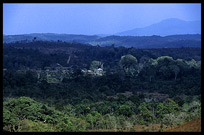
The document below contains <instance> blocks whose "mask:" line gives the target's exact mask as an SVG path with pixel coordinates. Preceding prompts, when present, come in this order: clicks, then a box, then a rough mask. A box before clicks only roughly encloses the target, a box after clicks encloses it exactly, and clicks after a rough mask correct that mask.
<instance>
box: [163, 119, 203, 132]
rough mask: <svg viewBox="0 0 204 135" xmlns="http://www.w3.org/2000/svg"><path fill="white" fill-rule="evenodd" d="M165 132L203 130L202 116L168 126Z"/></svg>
mask: <svg viewBox="0 0 204 135" xmlns="http://www.w3.org/2000/svg"><path fill="white" fill-rule="evenodd" d="M164 132H201V118H199V119H195V120H192V121H190V122H187V123H185V124H182V125H180V126H177V127H173V128H168V129H166V130H164Z"/></svg>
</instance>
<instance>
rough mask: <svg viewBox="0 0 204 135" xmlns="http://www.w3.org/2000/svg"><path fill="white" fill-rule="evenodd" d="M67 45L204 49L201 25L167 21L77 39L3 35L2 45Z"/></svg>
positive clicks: (49, 34)
mask: <svg viewBox="0 0 204 135" xmlns="http://www.w3.org/2000/svg"><path fill="white" fill-rule="evenodd" d="M34 38H36V40H43V41H66V42H79V43H83V44H90V45H94V46H95V45H100V46H111V45H113V44H114V45H115V46H116V47H117V46H124V47H136V48H161V47H181V46H183V47H201V21H183V20H180V19H175V18H171V19H167V20H163V21H161V22H159V23H156V24H152V25H150V26H148V27H145V28H137V29H133V30H129V31H124V32H120V33H116V34H115V35H106V34H100V35H74V34H55V33H33V34H22V35H3V42H4V43H5V42H7V43H9V42H16V41H23V40H24V42H27V41H32V40H33V39H34Z"/></svg>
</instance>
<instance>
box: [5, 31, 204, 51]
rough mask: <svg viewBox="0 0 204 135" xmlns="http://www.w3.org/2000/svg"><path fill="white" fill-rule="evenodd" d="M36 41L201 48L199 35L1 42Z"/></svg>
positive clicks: (50, 36)
mask: <svg viewBox="0 0 204 135" xmlns="http://www.w3.org/2000/svg"><path fill="white" fill-rule="evenodd" d="M34 37H36V40H43V41H58V40H59V41H66V42H78V43H83V44H89V45H93V46H96V45H99V46H111V45H113V44H114V45H115V46H116V47H118V46H124V47H135V48H163V47H168V48H172V47H173V48H178V47H182V46H183V47H201V34H185V35H170V36H164V37H161V36H155V35H154V36H107V37H100V36H87V35H69V34H52V33H48V34H25V35H4V36H3V42H4V43H5V42H7V43H9V42H16V41H22V42H30V41H32V40H33V39H34Z"/></svg>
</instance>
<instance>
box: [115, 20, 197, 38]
mask: <svg viewBox="0 0 204 135" xmlns="http://www.w3.org/2000/svg"><path fill="white" fill-rule="evenodd" d="M179 34H201V21H200V20H197V21H184V20H180V19H177V18H170V19H166V20H163V21H161V22H159V23H155V24H152V25H150V26H147V27H144V28H135V29H132V30H127V31H123V32H118V33H116V34H115V35H120V36H151V35H160V36H167V35H179Z"/></svg>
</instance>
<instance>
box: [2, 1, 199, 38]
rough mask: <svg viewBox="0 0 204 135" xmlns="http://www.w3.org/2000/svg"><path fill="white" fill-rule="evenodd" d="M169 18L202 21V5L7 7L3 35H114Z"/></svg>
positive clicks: (54, 5)
mask: <svg viewBox="0 0 204 135" xmlns="http://www.w3.org/2000/svg"><path fill="white" fill-rule="evenodd" d="M168 18H178V19H182V20H185V21H194V20H201V4H200V3H186V4H185V3H171V4H166V3H165V4H164V3H163V4H159V3H148V4H146V3H145V4H142V3H100V4H97V3H80V4H78V3H62V4H59V3H52V4H51V3H50V4H48V3H46V4H43V3H40V4H39V3H32V4H30V3H29V4H28V3H25V4H24V3H4V4H3V34H5V35H17V34H30V33H58V34H83V35H95V34H114V33H117V32H122V31H126V30H131V29H134V28H142V27H146V26H148V25H151V24H153V23H158V22H160V21H162V20H164V19H168Z"/></svg>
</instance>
